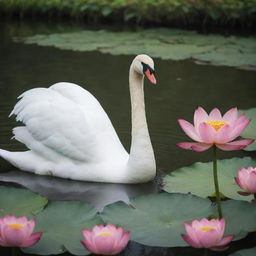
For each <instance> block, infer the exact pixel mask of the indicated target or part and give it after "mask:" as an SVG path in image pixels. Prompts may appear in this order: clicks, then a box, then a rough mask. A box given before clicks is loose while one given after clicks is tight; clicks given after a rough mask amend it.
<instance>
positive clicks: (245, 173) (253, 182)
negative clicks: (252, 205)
mask: <svg viewBox="0 0 256 256" xmlns="http://www.w3.org/2000/svg"><path fill="white" fill-rule="evenodd" d="M235 181H236V183H237V185H238V186H239V187H240V188H241V189H243V190H244V191H239V192H238V193H239V194H241V195H244V196H247V195H250V194H256V168H253V167H252V166H250V167H248V168H247V169H246V168H242V169H240V170H238V177H236V178H235Z"/></svg>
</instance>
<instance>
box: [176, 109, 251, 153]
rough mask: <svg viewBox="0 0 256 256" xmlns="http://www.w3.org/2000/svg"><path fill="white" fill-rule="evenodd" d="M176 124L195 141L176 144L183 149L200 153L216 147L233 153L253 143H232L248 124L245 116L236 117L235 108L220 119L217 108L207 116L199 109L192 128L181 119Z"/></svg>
mask: <svg viewBox="0 0 256 256" xmlns="http://www.w3.org/2000/svg"><path fill="white" fill-rule="evenodd" d="M178 122H179V124H180V127H181V128H182V129H183V131H184V132H185V133H186V134H187V135H188V136H189V137H190V138H191V139H193V140H195V141H196V142H180V143H178V146H179V147H181V148H183V149H190V150H194V151H197V152H202V151H205V150H207V149H209V148H210V147H212V146H214V145H216V147H217V148H219V149H221V150H225V151H233V150H239V149H243V148H245V147H247V146H248V145H249V144H251V143H252V142H253V141H254V140H253V139H243V140H237V141H234V139H236V138H237V137H238V136H239V135H240V134H241V133H242V131H243V130H244V129H245V128H246V127H247V125H248V124H249V122H250V119H246V118H245V115H240V116H238V112H237V108H232V109H230V110H229V111H228V112H226V113H225V115H224V116H223V117H222V115H221V113H220V111H219V109H217V108H214V109H213V110H212V111H211V112H210V114H209V115H208V114H207V113H206V111H205V110H204V109H203V108H201V107H199V108H198V109H197V110H196V111H195V114H194V126H193V125H192V124H190V123H189V122H187V121H185V120H183V119H179V120H178Z"/></svg>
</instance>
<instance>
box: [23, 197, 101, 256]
mask: <svg viewBox="0 0 256 256" xmlns="http://www.w3.org/2000/svg"><path fill="white" fill-rule="evenodd" d="M101 222H102V221H101V219H100V218H99V217H98V216H96V211H95V209H93V208H92V207H91V206H89V205H88V204H84V203H80V202H71V201H70V202H51V203H49V205H48V206H47V207H46V208H45V210H44V211H43V212H41V213H40V214H39V215H38V216H37V223H36V231H42V232H43V235H42V238H41V239H40V241H39V242H38V243H37V244H35V245H34V246H32V247H28V248H25V249H23V250H24V251H25V252H26V253H33V254H40V255H50V254H60V253H63V252H64V251H66V250H68V251H69V252H71V253H72V254H75V255H88V254H90V252H89V251H87V250H85V249H84V247H83V246H82V245H81V243H80V240H81V239H83V236H82V231H81V230H82V229H83V228H88V229H91V228H92V227H93V226H94V225H97V224H99V223H101Z"/></svg>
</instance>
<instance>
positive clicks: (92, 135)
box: [0, 54, 156, 183]
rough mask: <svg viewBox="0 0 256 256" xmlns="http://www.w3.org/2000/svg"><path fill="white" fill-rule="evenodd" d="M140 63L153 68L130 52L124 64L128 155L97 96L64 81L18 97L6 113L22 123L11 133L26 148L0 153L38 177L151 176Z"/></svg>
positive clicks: (117, 179)
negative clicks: (129, 122)
mask: <svg viewBox="0 0 256 256" xmlns="http://www.w3.org/2000/svg"><path fill="white" fill-rule="evenodd" d="M142 62H143V63H145V64H147V65H150V66H151V67H152V68H153V67H154V62H153V60H152V59H151V58H150V57H149V56H147V55H145V54H142V55H138V56H136V57H135V59H134V60H133V62H132V64H131V66H130V72H129V84H130V95H131V103H132V144H131V149H130V156H129V154H128V153H127V152H126V150H125V149H124V147H123V146H122V144H121V142H120V140H119V138H118V136H117V134H116V132H115V129H114V128H113V125H112V123H111V121H110V119H109V118H108V116H107V114H106V113H105V111H104V110H103V108H102V107H101V105H100V103H99V102H98V101H97V99H96V98H95V97H94V96H93V95H92V94H90V93H89V92H88V91H86V90H85V89H83V88H82V87H80V86H78V85H76V84H72V83H64V82H63V83H57V84H54V85H52V86H51V87H49V88H35V89H31V90H28V91H26V92H24V93H23V94H22V95H20V96H19V97H18V99H19V101H18V103H17V104H16V105H15V107H14V109H13V111H12V112H11V114H10V115H16V120H17V121H21V122H23V123H24V126H20V127H16V128H14V129H13V134H14V138H15V139H16V140H18V141H20V142H21V143H23V144H25V145H26V146H27V147H28V149H29V150H27V151H24V152H10V151H7V150H3V149H0V156H1V157H2V158H4V159H6V160H7V161H9V162H10V163H11V164H13V165H14V166H16V167H18V168H19V169H21V170H24V171H29V172H33V173H36V174H40V175H54V176H57V177H62V178H70V179H74V180H84V181H96V182H114V183H142V182H147V181H150V180H152V179H153V178H154V176H155V173H156V165H155V158H154V152H153V148H152V145H151V141H150V137H149V132H148V128H147V122H146V115H145V105H144V89H143V81H144V74H143V69H142V68H143V67H142Z"/></svg>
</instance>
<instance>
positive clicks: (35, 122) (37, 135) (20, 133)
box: [12, 83, 120, 162]
mask: <svg viewBox="0 0 256 256" xmlns="http://www.w3.org/2000/svg"><path fill="white" fill-rule="evenodd" d="M62 90H63V91H62ZM88 101H89V104H88V105H86V103H87V102H88ZM81 104H82V105H81ZM88 108H89V109H88ZM85 110H86V112H85ZM101 112H103V113H101ZM64 113H65V114H64ZM12 114H15V115H16V119H17V120H18V121H21V122H23V123H24V124H25V125H26V130H25V129H16V130H14V135H15V138H16V137H17V139H18V140H20V141H22V143H24V144H25V145H26V146H27V147H28V148H30V149H31V150H32V151H35V152H38V153H39V154H40V155H43V156H45V157H47V158H48V157H49V156H50V155H51V153H52V151H55V152H57V153H58V154H60V155H61V156H66V157H69V158H72V159H74V160H78V161H83V162H89V161H90V162H94V161H97V162H99V161H100V160H101V158H102V156H106V155H107V156H109V153H108V154H106V152H102V151H103V150H106V144H104V141H106V139H107V141H108V140H109V138H106V139H105V140H103V142H102V140H101V139H100V138H99V136H98V135H97V132H99V130H101V132H100V134H101V136H100V137H101V138H102V136H104V135H105V136H107V137H108V132H109V131H110V130H111V127H112V125H111V122H110V121H109V119H108V118H107V115H106V113H105V111H104V110H103V109H102V107H101V106H100V104H99V103H98V101H97V100H96V99H95V98H94V97H93V96H92V95H91V94H90V93H89V92H87V91H85V90H84V89H82V88H80V87H79V86H77V85H74V84H72V86H69V83H58V84H55V85H54V86H52V87H50V88H48V89H46V88H36V89H32V90H29V91H27V92H25V93H24V94H22V95H21V97H20V100H19V102H18V103H17V104H16V105H15V107H14V110H13V112H12ZM102 116H104V118H105V119H106V121H105V123H104V119H102ZM99 117H100V118H99ZM97 119H100V120H97ZM99 121H100V123H99ZM102 121H103V122H102ZM92 127H93V128H92ZM113 129H114V128H113V127H112V132H113ZM15 131H16V132H15ZM114 134H115V131H114ZM111 137H113V136H111ZM116 138H117V136H116ZM39 142H40V143H41V144H38V143H39ZM114 142H115V141H114ZM119 143H120V142H119ZM102 144H104V145H102ZM117 144H118V143H117ZM39 146H40V147H39ZM109 146H110V147H111V146H115V145H114V143H113V141H112V143H111V145H109ZM107 151H108V152H109V150H107Z"/></svg>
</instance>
